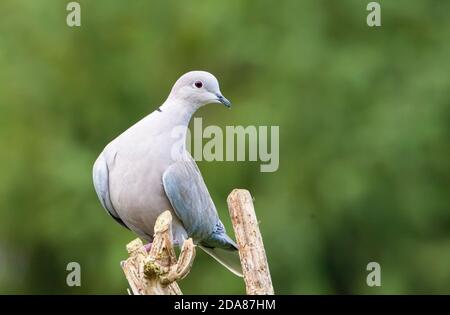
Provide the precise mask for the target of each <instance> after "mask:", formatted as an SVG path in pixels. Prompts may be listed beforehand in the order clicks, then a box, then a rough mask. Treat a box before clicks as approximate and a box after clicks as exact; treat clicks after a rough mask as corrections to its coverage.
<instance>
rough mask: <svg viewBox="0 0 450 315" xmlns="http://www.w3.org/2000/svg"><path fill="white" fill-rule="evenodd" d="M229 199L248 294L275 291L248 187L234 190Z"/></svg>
mask: <svg viewBox="0 0 450 315" xmlns="http://www.w3.org/2000/svg"><path fill="white" fill-rule="evenodd" d="M227 202H228V210H229V212H230V216H231V221H232V222H233V228H234V233H235V235H236V240H237V244H238V247H239V257H240V259H241V264H242V271H243V274H244V281H245V286H246V291H247V294H249V295H264V294H274V291H273V286H272V279H271V277H270V271H269V265H268V263H267V257H266V251H265V249H264V244H263V240H262V237H261V232H260V231H259V226H258V221H257V219H256V214H255V209H254V207H253V201H252V196H251V195H250V193H249V192H248V190H245V189H234V190H233V191H232V192H231V193H230V195H229V196H228V199H227Z"/></svg>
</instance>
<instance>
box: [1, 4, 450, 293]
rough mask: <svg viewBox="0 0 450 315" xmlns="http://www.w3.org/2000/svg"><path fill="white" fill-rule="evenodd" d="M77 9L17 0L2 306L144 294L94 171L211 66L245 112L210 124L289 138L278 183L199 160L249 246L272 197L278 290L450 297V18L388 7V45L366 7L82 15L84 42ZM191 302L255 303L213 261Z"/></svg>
mask: <svg viewBox="0 0 450 315" xmlns="http://www.w3.org/2000/svg"><path fill="white" fill-rule="evenodd" d="M68 2H69V1H59V0H42V1H34V0H6V1H5V0H3V1H1V2H0V14H1V18H0V145H1V146H0V147H1V149H0V174H1V181H0V293H69V294H77V293H97V294H98V293H119V294H125V293H126V287H127V283H126V281H125V280H124V277H123V274H122V271H121V270H120V267H119V261H120V260H122V259H123V258H125V257H126V252H125V247H124V246H125V244H126V243H127V242H128V241H130V240H131V239H133V238H134V235H133V234H132V233H131V232H129V231H126V230H125V229H123V228H122V227H121V226H119V225H118V224H116V223H115V222H114V221H113V220H112V219H111V218H110V217H108V216H107V215H106V213H105V211H104V210H103V209H102V207H101V206H100V203H99V202H98V200H97V197H96V195H95V192H94V189H93V185H92V181H91V167H92V164H93V162H94V160H95V158H96V157H97V155H98V154H99V153H100V152H101V150H102V149H103V147H104V146H105V145H106V144H107V143H108V142H109V141H110V140H111V139H113V138H114V137H115V136H117V135H118V134H119V133H120V132H122V131H123V130H125V129H126V128H127V127H129V126H130V125H131V124H132V123H134V122H135V121H137V120H138V119H140V118H141V117H143V116H144V115H146V114H148V113H149V112H151V111H153V110H154V109H155V108H156V107H157V106H158V105H159V104H161V103H162V102H163V101H164V100H165V97H166V96H167V94H168V92H169V91H170V88H171V86H172V84H173V83H174V81H175V80H176V79H177V78H178V76H180V75H181V74H183V73H184V72H186V71H188V70H193V69H201V70H208V71H210V72H212V73H214V74H215V75H216V76H217V77H218V78H219V80H220V82H221V87H222V92H223V93H224V95H225V96H227V97H228V98H230V99H231V100H232V101H233V102H234V108H233V110H231V111H225V109H222V108H218V107H215V106H212V107H205V108H203V109H201V110H200V111H199V113H198V114H197V116H201V117H204V125H205V124H216V125H219V126H226V125H244V126H246V125H279V126H280V168H279V170H278V171H277V172H275V173H260V172H259V163H255V162H248V163H244V162H208V163H207V162H200V163H199V167H200V169H201V170H202V173H203V176H204V178H205V180H206V183H207V185H208V187H209V189H210V192H211V195H212V196H213V199H214V200H215V203H216V205H217V207H218V208H219V212H220V215H221V217H222V220H223V221H224V222H225V223H226V225H227V228H228V229H229V230H230V231H231V230H232V229H231V227H230V222H229V219H228V212H227V210H226V201H225V200H226V197H227V195H228V193H229V192H230V191H231V190H232V189H233V188H235V187H243V188H247V189H249V190H250V191H251V192H252V194H253V195H254V197H255V207H256V210H257V215H258V218H259V220H260V221H261V230H262V233H263V236H264V242H265V246H266V251H267V254H268V258H269V262H270V269H271V272H272V276H273V282H274V286H275V290H276V292H277V293H287V294H298V293H300V294H302V293H450V213H449V210H450V209H449V179H450V176H449V175H450V174H449V153H450V152H449V131H450V130H449V126H450V125H449V118H450V115H449V114H450V112H449V108H450V107H449V105H450V94H449V88H450V74H449V69H450V58H449V56H450V41H449V40H448V39H449V36H450V19H449V18H448V12H449V11H450V2H448V1H406V0H397V1H380V3H381V8H382V26H381V27H379V28H369V27H368V26H367V24H366V16H367V13H368V12H367V11H366V5H367V3H368V2H369V1H361V0H344V1H324V0H320V1H318V0H308V1H297V0H295V1H294V0H292V1H256V0H249V1H238V0H227V1H200V0H194V1H167V0H164V1H143V0H140V1H121V0H115V1H112V0H102V1H99V0H96V1H93V0H91V1H89V0H83V1H79V2H80V3H81V8H82V26H81V27H80V28H69V27H67V25H66V14H67V12H66V9H65V6H66V4H67V3H68ZM70 261H77V262H79V263H80V264H81V268H82V280H81V281H82V286H81V287H78V288H70V287H67V286H66V274H67V271H66V265H67V263H68V262H70ZM370 261H376V262H379V263H380V264H381V269H382V286H381V287H379V288H369V287H368V286H367V285H366V275H367V274H368V272H367V271H366V265H367V263H368V262H370ZM181 286H182V289H183V291H184V292H185V293H192V294H213V293H216V294H230V293H244V286H243V282H242V281H241V279H238V278H236V277H234V276H233V275H231V274H230V273H229V272H227V271H226V270H225V269H224V268H222V267H221V266H220V265H219V264H217V263H215V262H214V261H213V260H212V259H210V258H209V257H207V255H205V254H204V253H199V254H198V256H197V259H196V261H195V263H194V267H193V270H192V273H191V274H190V275H189V277H188V278H186V279H185V280H183V281H182V282H181Z"/></svg>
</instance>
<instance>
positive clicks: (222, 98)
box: [217, 94, 231, 108]
mask: <svg viewBox="0 0 450 315" xmlns="http://www.w3.org/2000/svg"><path fill="white" fill-rule="evenodd" d="M217 100H218V101H219V102H221V103H222V104H223V105H225V106H226V107H228V108H231V102H230V101H229V100H227V99H226V98H225V96H223V95H222V94H217Z"/></svg>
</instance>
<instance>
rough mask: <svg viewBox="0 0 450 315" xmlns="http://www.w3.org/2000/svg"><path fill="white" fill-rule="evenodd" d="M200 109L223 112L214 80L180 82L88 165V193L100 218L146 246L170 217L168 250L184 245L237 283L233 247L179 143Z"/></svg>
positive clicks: (200, 76) (202, 76) (191, 77)
mask: <svg viewBox="0 0 450 315" xmlns="http://www.w3.org/2000/svg"><path fill="white" fill-rule="evenodd" d="M198 82H201V84H198ZM199 85H201V87H198V86H199ZM208 103H223V104H225V105H227V106H229V105H230V103H229V101H228V100H226V99H225V98H224V97H223V96H222V94H221V92H220V89H219V85H218V82H217V80H216V79H215V77H214V76H213V75H211V74H209V73H207V72H203V71H193V72H189V73H187V74H185V75H183V76H182V77H181V78H180V79H179V80H178V81H177V82H176V83H175V85H174V87H173V88H172V91H171V93H170V95H169V97H168V99H167V100H166V101H165V102H164V104H163V105H162V106H160V107H159V108H158V110H156V111H154V112H153V113H151V114H150V115H148V116H146V117H145V118H144V119H142V120H141V121H139V122H138V123H136V124H135V125H133V126H132V127H130V128H129V129H127V130H126V131H125V132H124V133H122V134H121V135H119V136H118V137H117V138H116V139H114V140H113V141H111V142H110V143H109V144H108V145H107V146H106V147H105V149H104V150H103V152H102V153H101V154H100V156H99V157H98V158H97V161H96V162H95V164H94V168H93V180H94V186H95V190H96V192H97V195H98V197H99V199H100V202H101V204H102V206H103V207H104V208H105V209H106V211H107V212H108V213H109V214H110V215H111V216H112V217H113V218H114V219H115V220H116V221H117V222H119V223H120V224H122V225H123V226H125V227H127V228H129V229H131V230H132V231H134V232H135V233H137V234H138V235H139V236H140V237H141V238H143V239H146V240H148V241H151V240H152V236H153V226H154V223H155V221H156V218H157V217H158V216H159V214H161V213H162V212H163V211H165V210H170V211H171V212H172V215H173V229H172V230H173V239H174V243H175V244H177V245H181V244H182V242H183V241H184V239H186V238H187V237H192V238H193V240H194V242H196V243H197V244H198V245H199V246H200V248H202V249H204V250H205V251H206V252H207V253H208V254H210V255H211V256H213V257H214V258H215V259H216V260H218V261H219V262H220V263H222V264H223V265H224V266H226V267H227V268H228V269H229V270H231V271H232V272H234V273H235V274H237V275H241V271H240V263H239V257H238V255H237V246H236V243H235V242H234V241H233V240H232V239H231V238H230V237H229V236H228V235H227V234H226V231H225V228H224V226H223V224H222V222H221V221H220V219H219V216H218V214H217V210H216V207H215V205H214V203H213V201H212V199H211V197H210V195H209V192H208V189H207V187H206V185H205V182H204V180H203V178H202V176H201V173H200V171H199V169H198V167H197V165H196V163H195V161H194V160H193V159H192V157H191V156H190V154H189V153H188V152H187V151H186V147H185V143H184V140H185V136H186V131H187V126H188V124H189V121H190V118H191V117H192V115H193V114H194V112H195V111H196V110H197V109H198V108H199V107H201V106H203V105H205V104H208ZM174 131H178V133H181V135H179V136H178V137H177V136H176V133H175V132H174ZM180 139H181V141H180Z"/></svg>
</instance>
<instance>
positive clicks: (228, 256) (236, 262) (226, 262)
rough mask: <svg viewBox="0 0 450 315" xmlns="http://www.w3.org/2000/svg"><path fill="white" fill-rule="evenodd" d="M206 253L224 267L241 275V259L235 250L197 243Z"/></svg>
mask: <svg viewBox="0 0 450 315" xmlns="http://www.w3.org/2000/svg"><path fill="white" fill-rule="evenodd" d="M199 247H200V248H201V249H203V250H204V251H205V252H206V253H207V254H208V255H210V256H211V257H212V258H214V259H215V260H217V261H218V262H219V263H220V264H221V265H222V266H224V267H226V268H227V269H228V270H230V271H231V272H232V273H234V274H235V275H236V276H238V277H242V266H241V260H240V259H239V252H238V251H237V250H229V249H222V248H217V247H216V248H210V247H205V246H202V245H199Z"/></svg>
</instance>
